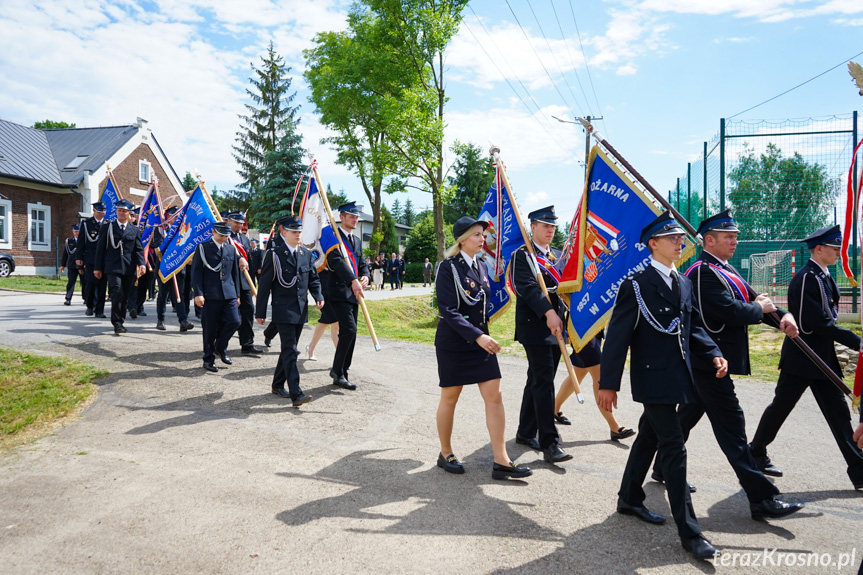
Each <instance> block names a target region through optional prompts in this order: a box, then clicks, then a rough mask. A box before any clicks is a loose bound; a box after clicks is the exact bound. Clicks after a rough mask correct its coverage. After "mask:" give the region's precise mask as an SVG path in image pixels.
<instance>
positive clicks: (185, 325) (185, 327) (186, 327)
mask: <svg viewBox="0 0 863 575" xmlns="http://www.w3.org/2000/svg"><path fill="white" fill-rule="evenodd" d="M193 327H195V324H193V323H192V322H190V321H184V322H182V323H181V324H180V331H189V330H190V329H192V328H193Z"/></svg>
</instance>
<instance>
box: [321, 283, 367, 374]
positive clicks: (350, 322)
mask: <svg viewBox="0 0 863 575" xmlns="http://www.w3.org/2000/svg"><path fill="white" fill-rule="evenodd" d="M327 305H331V306H333V311H334V312H335V314H336V317H337V318H338V321H339V343H338V344H337V345H336V353H335V355H334V356H333V369H332V373H333V374H335V376H336V377H344V378H345V379H347V377H348V370H349V369H350V368H351V360H352V359H353V357H354V344H355V343H356V342H357V317H358V315H359V305H357V304H355V303H351V302H349V301H332V300H330V301H328V302H327Z"/></svg>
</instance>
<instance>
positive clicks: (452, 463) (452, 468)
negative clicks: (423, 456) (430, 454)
mask: <svg viewBox="0 0 863 575" xmlns="http://www.w3.org/2000/svg"><path fill="white" fill-rule="evenodd" d="M437 466H438V467H440V468H441V469H443V470H444V471H446V472H447V473H456V474H459V473H464V465H462V464H461V461H459V460H458V457H456V456H455V453H453V454H450V455H449V456H448V457H444V456H443V454H442V453H440V454H438V456H437Z"/></svg>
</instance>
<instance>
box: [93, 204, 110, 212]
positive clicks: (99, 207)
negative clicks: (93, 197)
mask: <svg viewBox="0 0 863 575" xmlns="http://www.w3.org/2000/svg"><path fill="white" fill-rule="evenodd" d="M92 206H93V211H94V212H103V213H104V212H105V211H106V210H107V209H106V208H105V202H96V203H94V204H92Z"/></svg>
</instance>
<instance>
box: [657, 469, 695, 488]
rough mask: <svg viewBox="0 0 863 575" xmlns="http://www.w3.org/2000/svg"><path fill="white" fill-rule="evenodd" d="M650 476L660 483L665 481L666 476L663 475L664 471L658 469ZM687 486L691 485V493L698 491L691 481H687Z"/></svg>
mask: <svg viewBox="0 0 863 575" xmlns="http://www.w3.org/2000/svg"><path fill="white" fill-rule="evenodd" d="M650 478H651V479H652V480H654V481H657V482H659V483H665V478H664V477H662V473H660V472H659V470H658V469H654V470H653V473H651V474H650ZM686 486H687V487H689V492H690V493H695V492H696V491H698V488H697V487H695V486H694V485H693V484H691V483H689V482H688V481H687V482H686Z"/></svg>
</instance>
